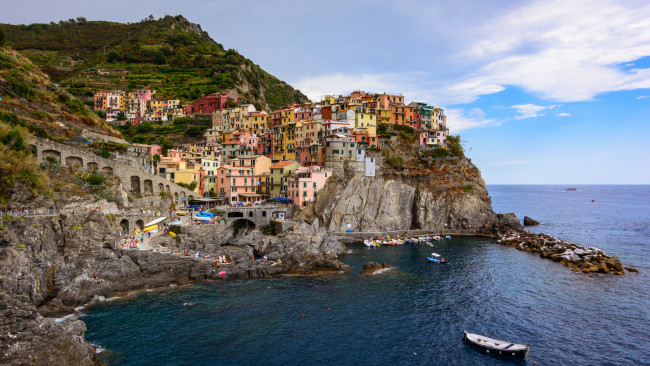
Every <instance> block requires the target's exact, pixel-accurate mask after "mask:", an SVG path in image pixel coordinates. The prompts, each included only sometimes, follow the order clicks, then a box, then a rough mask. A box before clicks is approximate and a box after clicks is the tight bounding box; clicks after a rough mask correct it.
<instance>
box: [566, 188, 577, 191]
mask: <svg viewBox="0 0 650 366" xmlns="http://www.w3.org/2000/svg"><path fill="white" fill-rule="evenodd" d="M566 190H567V191H577V190H578V188H567V189H566Z"/></svg>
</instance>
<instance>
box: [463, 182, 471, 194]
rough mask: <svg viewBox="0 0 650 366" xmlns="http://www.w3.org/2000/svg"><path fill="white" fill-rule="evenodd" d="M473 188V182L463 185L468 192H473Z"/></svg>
mask: <svg viewBox="0 0 650 366" xmlns="http://www.w3.org/2000/svg"><path fill="white" fill-rule="evenodd" d="M472 190H474V186H472V185H471V184H468V185H466V186H463V191H465V192H467V193H469V192H471V191H472Z"/></svg>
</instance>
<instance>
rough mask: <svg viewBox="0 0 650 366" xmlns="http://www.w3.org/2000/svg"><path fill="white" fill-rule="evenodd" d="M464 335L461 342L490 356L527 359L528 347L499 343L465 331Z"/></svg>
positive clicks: (496, 340)
mask: <svg viewBox="0 0 650 366" xmlns="http://www.w3.org/2000/svg"><path fill="white" fill-rule="evenodd" d="M464 333H465V334H464V336H463V342H465V343H468V344H470V345H473V346H475V347H477V348H479V349H481V350H484V351H485V352H486V353H489V354H491V355H495V356H507V357H516V358H526V357H528V351H529V346H528V345H523V344H517V343H511V342H506V341H500V340H498V339H493V338H489V337H485V336H482V335H480V334H474V333H468V332H467V331H465V332H464Z"/></svg>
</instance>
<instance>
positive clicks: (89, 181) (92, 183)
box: [75, 170, 106, 190]
mask: <svg viewBox="0 0 650 366" xmlns="http://www.w3.org/2000/svg"><path fill="white" fill-rule="evenodd" d="M75 183H78V184H80V185H81V186H82V187H83V188H84V189H90V190H100V189H103V188H104V187H105V183H106V177H105V176H104V174H102V173H99V172H97V171H96V170H93V171H92V172H90V171H83V172H79V173H77V176H76V178H75Z"/></svg>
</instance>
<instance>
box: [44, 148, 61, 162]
mask: <svg viewBox="0 0 650 366" xmlns="http://www.w3.org/2000/svg"><path fill="white" fill-rule="evenodd" d="M41 156H42V157H43V160H47V158H48V157H50V156H51V157H52V158H54V159H56V162H57V163H59V164H61V153H60V152H59V151H57V150H49V149H48V150H43V152H41Z"/></svg>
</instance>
